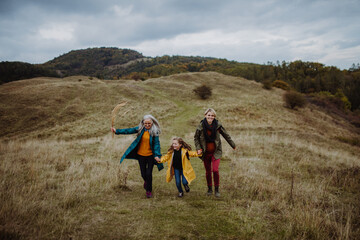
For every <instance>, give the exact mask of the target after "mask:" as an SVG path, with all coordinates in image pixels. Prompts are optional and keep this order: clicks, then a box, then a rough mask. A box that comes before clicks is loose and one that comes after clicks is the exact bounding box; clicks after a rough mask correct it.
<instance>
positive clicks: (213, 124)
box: [202, 118, 218, 142]
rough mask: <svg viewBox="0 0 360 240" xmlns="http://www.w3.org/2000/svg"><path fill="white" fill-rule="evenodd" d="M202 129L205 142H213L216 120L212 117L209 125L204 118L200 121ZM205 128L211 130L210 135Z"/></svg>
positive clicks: (216, 125)
mask: <svg viewBox="0 0 360 240" xmlns="http://www.w3.org/2000/svg"><path fill="white" fill-rule="evenodd" d="M202 125H203V130H204V136H205V140H206V142H215V139H216V129H217V127H218V121H217V120H216V119H214V121H213V122H212V124H211V125H209V123H208V122H207V120H206V118H204V120H203V121H202ZM207 130H210V131H211V135H210V136H209V135H208V133H207Z"/></svg>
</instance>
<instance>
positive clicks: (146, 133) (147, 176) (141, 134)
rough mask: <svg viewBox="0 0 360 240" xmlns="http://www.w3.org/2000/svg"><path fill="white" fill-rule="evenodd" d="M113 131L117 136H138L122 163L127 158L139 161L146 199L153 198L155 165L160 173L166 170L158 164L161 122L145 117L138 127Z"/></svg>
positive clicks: (151, 117)
mask: <svg viewBox="0 0 360 240" xmlns="http://www.w3.org/2000/svg"><path fill="white" fill-rule="evenodd" d="M111 131H112V132H114V133H115V134H116V135H119V134H134V133H136V134H137V138H136V139H135V140H134V141H133V142H132V143H131V145H130V146H129V147H128V149H127V150H126V151H125V153H124V155H123V156H122V157H121V160H120V163H122V161H123V160H124V159H125V158H128V159H137V160H138V161H139V166H140V172H141V177H142V178H143V179H144V188H145V190H146V197H147V198H151V197H152V171H153V167H154V164H155V165H157V167H158V169H159V171H160V170H161V169H162V168H164V167H163V165H162V163H157V161H160V157H161V153H160V140H159V134H160V133H161V130H160V125H159V122H158V121H157V120H156V118H154V117H153V116H152V115H145V116H144V117H143V119H142V120H141V122H140V124H139V126H137V127H133V128H124V129H115V128H111ZM155 160H156V161H155Z"/></svg>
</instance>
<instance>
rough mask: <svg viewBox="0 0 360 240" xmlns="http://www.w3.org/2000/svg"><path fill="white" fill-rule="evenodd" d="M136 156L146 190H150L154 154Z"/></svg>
mask: <svg viewBox="0 0 360 240" xmlns="http://www.w3.org/2000/svg"><path fill="white" fill-rule="evenodd" d="M138 156H139V166H140V172H141V177H142V178H143V179H144V181H145V182H146V191H147V192H152V171H153V167H154V164H155V162H154V161H155V159H154V156H140V155H138Z"/></svg>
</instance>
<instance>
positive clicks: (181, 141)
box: [168, 137, 191, 152]
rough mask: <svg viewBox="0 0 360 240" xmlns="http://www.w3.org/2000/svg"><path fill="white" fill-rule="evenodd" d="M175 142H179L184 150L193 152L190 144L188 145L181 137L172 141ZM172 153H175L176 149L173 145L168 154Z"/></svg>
mask: <svg viewBox="0 0 360 240" xmlns="http://www.w3.org/2000/svg"><path fill="white" fill-rule="evenodd" d="M174 140H176V141H178V143H179V144H180V145H181V146H182V147H183V148H185V149H187V150H189V151H191V146H190V145H189V144H188V143H186V142H185V141H184V140H183V139H182V138H181V137H173V139H172V141H174ZM170 151H174V148H173V146H172V144H171V146H170V148H169V149H168V152H170Z"/></svg>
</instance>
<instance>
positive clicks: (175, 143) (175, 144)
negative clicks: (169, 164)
mask: <svg viewBox="0 0 360 240" xmlns="http://www.w3.org/2000/svg"><path fill="white" fill-rule="evenodd" d="M172 147H173V148H174V149H175V150H179V149H180V147H181V144H180V143H179V141H178V140H173V141H172Z"/></svg>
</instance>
